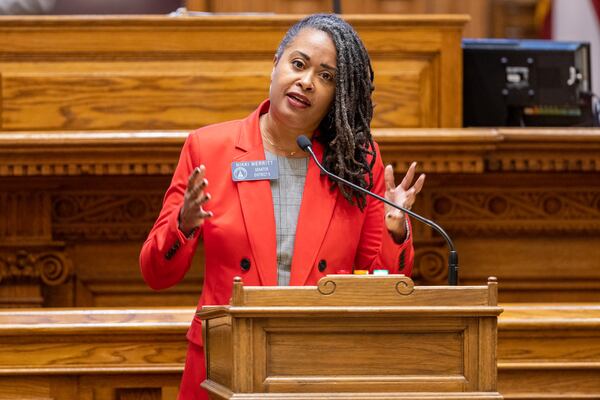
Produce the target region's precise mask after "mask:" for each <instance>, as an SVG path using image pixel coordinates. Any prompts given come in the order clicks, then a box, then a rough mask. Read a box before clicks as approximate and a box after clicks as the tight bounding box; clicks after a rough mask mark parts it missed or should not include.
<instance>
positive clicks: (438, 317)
mask: <svg viewBox="0 0 600 400" xmlns="http://www.w3.org/2000/svg"><path fill="white" fill-rule="evenodd" d="M501 312H502V309H501V308H500V307H498V306H497V282H496V279H495V278H490V279H489V281H488V284H487V286H430V287H423V286H421V287H419V286H414V284H413V281H412V280H411V279H410V278H408V277H405V276H403V275H389V276H374V275H366V276H359V275H330V276H327V277H324V278H322V279H321V280H320V281H319V283H318V286H305V287H272V286H271V287H244V286H243V283H242V280H241V279H240V278H236V279H235V281H234V287H233V294H232V299H231V305H230V306H205V307H203V308H202V310H201V311H199V313H198V315H199V317H200V318H202V319H203V320H204V322H203V323H204V325H203V335H204V343H205V351H206V365H207V379H206V381H204V383H203V384H202V386H203V387H204V388H205V389H207V390H208V391H209V393H210V394H211V398H213V399H246V400H250V399H259V398H260V399H287V400H290V399H348V400H349V399H354V400H358V399H361V400H367V399H411V400H417V399H430V400H431V399H502V396H501V395H500V394H499V393H498V392H497V391H496V390H497V389H496V342H497V318H498V315H499V314H500V313H501Z"/></svg>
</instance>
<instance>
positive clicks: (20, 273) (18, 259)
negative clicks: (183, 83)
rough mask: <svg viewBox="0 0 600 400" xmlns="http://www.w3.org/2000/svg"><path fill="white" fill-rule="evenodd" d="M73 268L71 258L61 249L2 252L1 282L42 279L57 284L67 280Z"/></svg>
mask: <svg viewBox="0 0 600 400" xmlns="http://www.w3.org/2000/svg"><path fill="white" fill-rule="evenodd" d="M71 269H72V267H71V262H70V260H69V259H68V258H67V256H66V255H65V254H64V252H61V251H39V252H36V251H26V250H17V251H16V252H14V253H11V252H0V283H6V282H14V281H18V282H22V281H34V282H35V281H41V282H43V283H44V284H45V285H48V286H57V285H60V284H62V283H64V282H65V281H66V280H67V278H68V277H69V275H70V274H71Z"/></svg>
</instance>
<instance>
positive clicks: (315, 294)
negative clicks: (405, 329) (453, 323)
mask: <svg viewBox="0 0 600 400" xmlns="http://www.w3.org/2000/svg"><path fill="white" fill-rule="evenodd" d="M497 304H498V291H497V282H496V279H495V278H490V280H489V281H488V283H487V285H482V286H415V285H414V282H413V281H412V279H410V278H409V277H406V276H404V275H387V276H376V275H360V276H358V275H328V276H326V277H323V278H321V280H319V282H318V284H317V286H244V284H243V282H242V279H241V278H235V280H234V284H233V293H232V297H231V304H230V305H222V306H204V307H203V308H202V310H201V311H200V312H199V313H198V316H199V317H200V318H212V317H214V316H217V315H221V314H223V313H229V314H240V315H242V314H247V315H249V314H253V315H256V314H269V313H272V312H277V313H279V314H282V313H283V314H298V313H302V314H307V313H309V314H314V315H318V314H323V315H325V314H327V315H329V314H335V313H340V312H343V313H344V314H345V315H350V314H358V315H359V314H364V313H373V312H374V311H376V312H377V313H378V314H381V315H385V314H388V315H389V314H398V313H402V314H410V315H415V314H426V315H434V314H435V315H443V314H448V315H457V314H460V315H464V316H471V315H490V316H493V315H495V316H497V315H499V314H500V313H501V312H502V309H501V308H500V307H498V306H497Z"/></svg>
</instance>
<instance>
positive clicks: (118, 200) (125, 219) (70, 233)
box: [52, 191, 163, 241]
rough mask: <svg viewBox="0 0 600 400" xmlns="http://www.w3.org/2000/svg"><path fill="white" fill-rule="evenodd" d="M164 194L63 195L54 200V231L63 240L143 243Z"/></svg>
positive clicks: (55, 196) (59, 194) (57, 195)
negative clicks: (131, 241)
mask: <svg viewBox="0 0 600 400" xmlns="http://www.w3.org/2000/svg"><path fill="white" fill-rule="evenodd" d="M162 197H163V193H162V192H160V193H159V192H156V193H153V192H143V193H133V194H131V193H128V194H118V193H114V192H108V191H107V192H61V193H57V194H55V195H53V197H52V221H53V223H52V230H53V234H54V236H55V237H57V238H60V239H61V240H69V241H85V240H109V241H110V240H143V239H144V238H145V237H146V236H147V235H148V232H149V231H150V228H151V227H152V224H153V223H154V221H155V220H156V216H157V215H158V213H159V211H160V208H161V204H162Z"/></svg>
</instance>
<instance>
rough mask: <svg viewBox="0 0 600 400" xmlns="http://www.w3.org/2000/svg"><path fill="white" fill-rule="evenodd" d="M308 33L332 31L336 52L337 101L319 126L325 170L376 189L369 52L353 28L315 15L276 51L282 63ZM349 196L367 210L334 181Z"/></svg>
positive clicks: (337, 19)
mask: <svg viewBox="0 0 600 400" xmlns="http://www.w3.org/2000/svg"><path fill="white" fill-rule="evenodd" d="M303 29H316V30H320V31H323V32H325V33H327V34H328V35H329V36H330V37H331V39H332V41H333V43H334V45H335V48H336V51H337V60H336V61H337V73H336V75H335V98H334V101H333V103H332V105H331V108H330V109H329V111H328V113H327V115H326V116H325V118H323V120H322V121H321V123H320V125H319V131H320V135H319V136H318V137H317V140H319V142H321V143H322V144H323V147H324V152H323V160H322V164H323V166H324V167H325V168H326V169H328V170H329V171H332V172H333V173H334V174H336V175H338V176H341V177H342V178H344V179H346V180H348V181H350V182H352V183H354V184H356V185H359V186H361V187H363V188H365V189H367V190H370V189H371V188H372V187H373V172H372V168H373V166H374V165H375V157H376V152H375V145H374V144H373V138H372V136H371V128H370V124H371V119H372V117H373V102H372V100H371V93H372V92H373V90H374V86H373V78H374V73H373V68H372V66H371V60H370V58H369V54H368V53H367V50H366V49H365V46H364V45H363V43H362V41H361V40H360V38H359V37H358V34H357V33H356V31H355V30H354V28H352V26H351V25H350V24H348V23H347V22H346V21H344V20H343V19H341V18H340V17H338V16H336V15H333V14H315V15H311V16H309V17H306V18H304V19H302V20H301V21H299V22H298V23H296V24H295V25H293V26H292V27H291V28H290V29H289V30H288V31H287V33H286V34H285V36H284V38H283V40H282V41H281V43H280V44H279V47H278V48H277V52H276V56H277V59H280V58H281V55H282V54H283V52H284V51H285V49H286V48H287V46H289V44H290V43H291V42H292V40H293V39H294V38H295V37H296V35H298V33H299V32H300V31H302V30H303ZM336 185H337V187H338V188H339V190H340V192H341V193H342V194H343V196H344V198H346V200H348V201H349V202H350V203H351V204H354V205H357V206H358V207H359V208H360V210H361V211H362V210H364V208H365V206H366V204H367V200H366V196H365V195H364V194H363V193H360V192H358V191H355V190H352V189H350V188H348V187H346V186H344V185H343V184H342V183H339V182H334V181H333V180H332V186H331V187H332V189H333V188H334V187H335V186H336Z"/></svg>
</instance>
